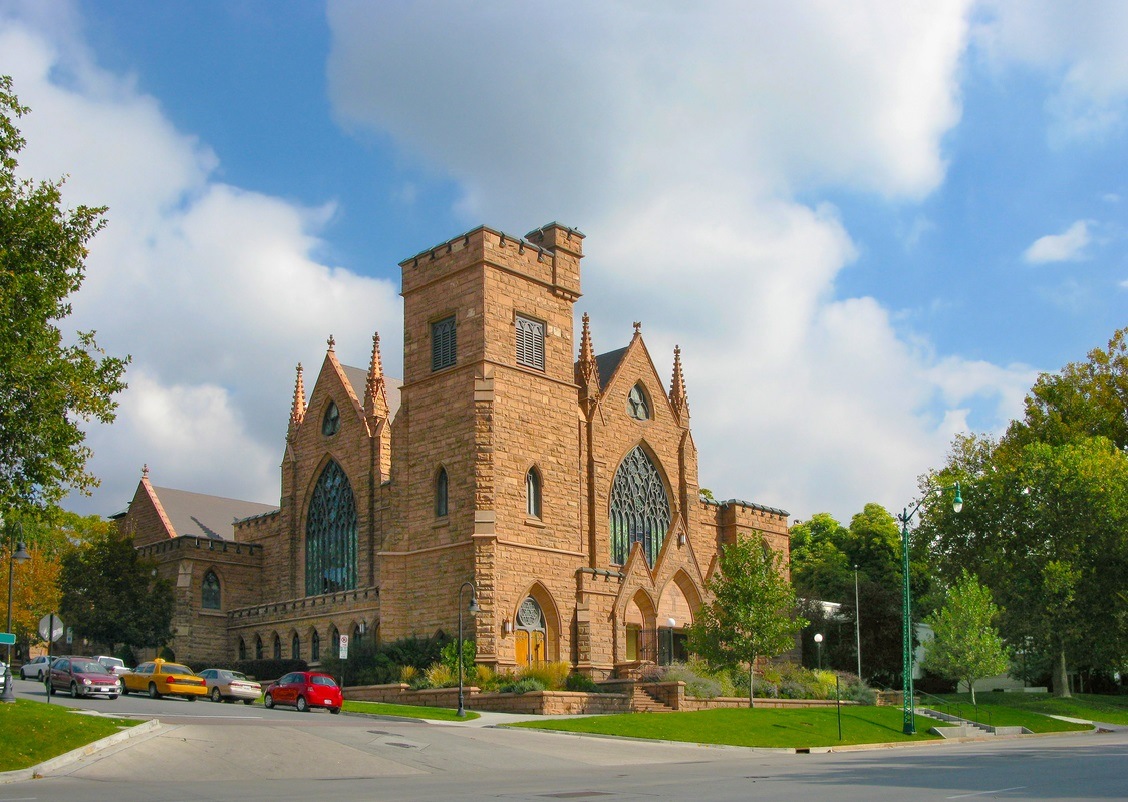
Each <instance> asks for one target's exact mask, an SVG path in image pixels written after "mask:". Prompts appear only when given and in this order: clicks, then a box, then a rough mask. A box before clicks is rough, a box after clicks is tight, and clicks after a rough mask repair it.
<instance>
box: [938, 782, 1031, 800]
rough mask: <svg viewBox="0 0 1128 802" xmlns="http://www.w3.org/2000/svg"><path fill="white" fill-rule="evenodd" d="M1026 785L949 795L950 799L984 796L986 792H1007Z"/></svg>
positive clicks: (1020, 788) (1017, 789)
mask: <svg viewBox="0 0 1128 802" xmlns="http://www.w3.org/2000/svg"><path fill="white" fill-rule="evenodd" d="M1025 787H1026V786H1025V785H1016V786H1015V787H1014V788H996V789H995V790H994V791H976V792H975V793H974V794H960V795H959V796H949V797H947V798H948V799H967V798H968V797H970V796H984V795H986V794H1005V793H1006V792H1007V791H1021V790H1022V789H1023V788H1025Z"/></svg>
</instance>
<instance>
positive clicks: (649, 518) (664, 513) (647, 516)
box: [611, 446, 670, 567]
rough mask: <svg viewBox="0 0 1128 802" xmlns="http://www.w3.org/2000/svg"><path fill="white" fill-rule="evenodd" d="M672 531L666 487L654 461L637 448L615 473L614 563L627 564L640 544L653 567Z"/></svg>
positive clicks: (612, 533) (613, 508) (612, 560)
mask: <svg viewBox="0 0 1128 802" xmlns="http://www.w3.org/2000/svg"><path fill="white" fill-rule="evenodd" d="M669 528H670V500H669V498H668V497H667V496H666V485H665V484H664V483H663V482H662V477H661V476H660V475H659V473H658V469H657V468H656V467H654V463H653V462H651V460H650V457H648V456H647V455H646V452H645V451H643V450H642V447H641V446H635V447H634V448H633V449H631V451H630V453H629V454H627V456H626V458H625V459H624V460H623V462H622V464H620V465H619V469H618V470H617V471H615V482H614V484H612V485H611V562H613V563H617V564H618V565H623V564H625V563H626V562H627V557H628V556H629V555H630V553H631V545H632V544H634V543H636V542H637V543H641V544H642V551H643V553H644V554H645V555H646V562H647V564H648V565H650V566H651V567H653V566H654V561H655V560H656V559H657V558H658V552H659V551H660V550H661V548H662V541H663V540H664V539H665V537H666V531H667V530H668V529H669Z"/></svg>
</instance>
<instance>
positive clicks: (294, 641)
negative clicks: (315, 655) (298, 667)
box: [290, 632, 302, 660]
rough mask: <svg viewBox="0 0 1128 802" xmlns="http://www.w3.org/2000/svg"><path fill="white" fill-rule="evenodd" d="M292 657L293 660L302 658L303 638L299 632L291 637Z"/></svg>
mask: <svg viewBox="0 0 1128 802" xmlns="http://www.w3.org/2000/svg"><path fill="white" fill-rule="evenodd" d="M290 658H291V659H292V660H301V659H302V640H301V638H299V637H298V633H297V632H295V633H294V636H293V637H292V638H290Z"/></svg>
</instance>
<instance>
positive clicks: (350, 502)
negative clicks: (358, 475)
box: [305, 462, 356, 596]
mask: <svg viewBox="0 0 1128 802" xmlns="http://www.w3.org/2000/svg"><path fill="white" fill-rule="evenodd" d="M305 557H306V561H305V564H306V571H305V574H306V595H307V596H317V595H319V594H322V593H334V592H336V591H338V590H352V589H353V588H355V587H356V500H355V499H354V498H353V492H352V485H350V484H349V478H348V477H347V476H345V472H344V471H343V470H342V469H341V466H340V465H338V464H337V463H336V462H330V463H329V464H328V465H326V466H325V470H324V471H322V472H321V478H320V479H318V480H317V486H316V487H314V489H313V498H311V499H310V502H309V517H308V519H307V520H306V555H305Z"/></svg>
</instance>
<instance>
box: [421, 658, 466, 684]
mask: <svg viewBox="0 0 1128 802" xmlns="http://www.w3.org/2000/svg"><path fill="white" fill-rule="evenodd" d="M425 674H426V677H427V683H428V686H429V687H431V688H453V687H454V686H455V685H457V684H458V672H456V671H451V670H450V666H448V665H447V664H446V663H435V664H434V665H432V666H430V667H429V668H428V669H427V671H426V672H425Z"/></svg>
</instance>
